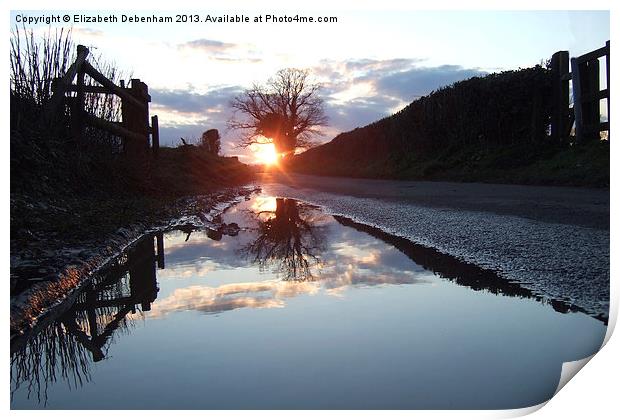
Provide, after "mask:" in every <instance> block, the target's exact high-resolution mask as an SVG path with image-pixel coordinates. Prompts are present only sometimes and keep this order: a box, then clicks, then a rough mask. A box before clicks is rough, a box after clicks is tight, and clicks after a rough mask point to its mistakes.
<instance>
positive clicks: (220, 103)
mask: <svg viewBox="0 0 620 420" xmlns="http://www.w3.org/2000/svg"><path fill="white" fill-rule="evenodd" d="M242 90H243V89H242V88H241V87H240V86H225V87H218V88H214V89H211V90H209V91H207V92H206V93H196V92H193V91H191V90H190V89H177V90H166V89H152V90H151V92H150V93H151V98H152V101H153V105H154V106H156V107H163V108H166V109H168V110H171V111H176V112H181V113H201V112H205V111H207V110H209V109H213V108H222V107H227V106H228V103H229V102H230V100H231V99H232V98H234V97H235V96H236V95H237V94H239V93H240V92H242Z"/></svg>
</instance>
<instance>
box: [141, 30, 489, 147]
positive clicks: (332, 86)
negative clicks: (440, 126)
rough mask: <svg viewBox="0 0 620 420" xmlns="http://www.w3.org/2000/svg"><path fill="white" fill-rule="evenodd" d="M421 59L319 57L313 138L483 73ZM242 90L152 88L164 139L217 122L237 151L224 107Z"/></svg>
mask: <svg viewBox="0 0 620 420" xmlns="http://www.w3.org/2000/svg"><path fill="white" fill-rule="evenodd" d="M183 45H185V46H188V47H190V48H194V49H202V50H204V51H207V50H208V51H211V52H213V53H214V54H215V56H214V57H215V58H214V59H218V60H224V61H238V60H239V61H242V60H247V59H244V58H238V57H232V56H228V55H218V54H220V53H222V52H225V51H228V50H232V49H234V48H238V45H236V44H231V43H226V42H222V41H215V40H208V39H199V40H194V41H190V42H188V43H186V44H183ZM212 58H213V57H212ZM422 62H423V60H422V59H418V58H394V59H388V60H377V59H368V58H363V59H351V60H343V61H335V60H323V61H321V62H320V63H319V65H317V66H315V67H314V68H312V69H311V74H312V75H313V77H314V78H316V79H317V80H319V81H322V84H323V89H322V90H321V91H320V94H321V95H322V96H323V98H324V99H325V112H326V114H327V116H328V118H329V126H328V127H327V128H326V129H325V130H324V131H325V133H326V134H328V135H327V136H324V137H323V138H319V139H317V140H322V141H328V140H330V139H331V138H332V136H335V135H337V134H338V133H340V132H343V131H349V130H352V129H354V128H356V127H362V126H365V125H367V124H370V123H372V122H374V121H376V120H379V119H381V118H384V117H386V116H389V115H391V114H393V113H394V112H396V111H397V110H399V109H400V108H403V107H404V106H406V105H407V104H409V103H410V102H412V101H413V100H415V99H417V98H418V97H420V96H423V95H428V94H429V93H430V92H432V91H433V90H436V89H438V88H440V87H442V86H446V85H450V84H452V83H454V82H456V81H459V80H463V79H468V78H470V77H474V76H482V75H485V74H486V73H485V72H483V71H481V70H480V69H477V68H465V67H462V66H457V65H443V66H437V67H425V66H421V64H422ZM243 90H244V87H242V86H219V87H214V88H211V89H209V90H208V91H206V92H197V91H196V90H195V88H194V87H193V86H188V87H187V88H186V89H177V90H166V89H153V90H152V91H151V97H152V98H153V109H154V112H155V113H157V112H160V111H161V113H165V114H166V115H165V116H166V118H160V138H161V142H162V144H169V145H173V144H176V143H177V142H178V141H179V137H184V138H186V139H188V138H192V137H199V136H200V134H201V133H202V132H203V131H205V130H206V129H208V128H216V129H218V130H219V131H220V135H222V146H223V147H222V150H223V151H224V153H234V154H237V153H238V151H239V150H238V149H235V148H234V142H235V137H234V136H235V135H236V133H234V132H232V133H229V132H227V129H226V122H227V120H228V119H229V118H230V117H231V114H232V110H230V109H229V107H228V104H229V102H230V100H231V99H232V98H234V97H235V96H236V95H238V94H240V93H241V92H243Z"/></svg>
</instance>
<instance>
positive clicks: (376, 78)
mask: <svg viewBox="0 0 620 420" xmlns="http://www.w3.org/2000/svg"><path fill="white" fill-rule="evenodd" d="M423 61H424V60H423V59H418V58H394V59H388V60H377V59H368V58H363V59H351V60H344V61H333V60H323V61H321V63H320V64H319V65H318V66H316V67H315V68H313V74H314V75H316V77H317V78H319V79H321V80H323V90H322V94H323V95H325V97H326V100H325V103H326V112H327V114H328V117H329V118H330V126H331V129H330V131H331V132H333V131H336V132H341V131H348V130H351V129H353V128H355V127H360V126H364V125H367V124H370V123H372V122H374V121H376V120H378V119H381V118H383V117H386V116H388V115H391V114H392V113H394V112H395V111H397V110H398V109H400V108H402V107H404V106H406V105H407V104H409V103H410V102H412V101H414V100H415V99H417V98H419V97H420V96H424V95H428V94H429V93H431V92H432V91H434V90H436V89H438V88H440V87H443V86H447V85H450V84H452V83H454V82H456V81H459V80H464V79H468V78H470V77H474V76H483V75H485V74H487V73H486V72H483V71H481V70H480V69H476V68H464V67H462V66H457V65H443V66H437V67H424V66H421V63H422V62H423Z"/></svg>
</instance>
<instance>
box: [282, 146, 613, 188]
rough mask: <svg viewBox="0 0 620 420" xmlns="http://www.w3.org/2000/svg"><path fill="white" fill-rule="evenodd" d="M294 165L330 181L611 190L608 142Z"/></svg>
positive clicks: (459, 150)
mask: <svg viewBox="0 0 620 420" xmlns="http://www.w3.org/2000/svg"><path fill="white" fill-rule="evenodd" d="M321 159H323V160H322V161H321V162H318V163H317V164H311V165H308V164H307V163H306V162H303V164H296V165H294V166H292V167H291V170H293V171H297V172H302V173H309V174H317V175H330V176H350V177H360V178H380V179H406V180H430V181H457V182H489V183H506V184H532V185H566V186H583V187H600V188H608V187H609V163H610V161H609V142H607V141H599V142H596V141H592V142H589V143H586V144H583V145H571V146H559V145H553V144H551V143H548V144H543V145H541V144H537V145H532V144H521V145H519V144H516V145H512V146H502V147H488V148H477V147H470V148H463V149H456V150H446V151H444V152H442V153H436V154H435V155H434V156H432V157H418V156H415V155H413V154H407V153H398V154H397V153H393V154H391V155H389V156H387V157H385V158H383V159H373V160H368V161H366V160H364V161H354V160H349V161H341V160H338V159H329V158H328V159H325V158H323V157H321Z"/></svg>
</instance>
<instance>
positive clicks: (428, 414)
mask: <svg viewBox="0 0 620 420" xmlns="http://www.w3.org/2000/svg"><path fill="white" fill-rule="evenodd" d="M616 3H617V2H616ZM305 4H306V5H309V6H307V7H305V8H306V9H307V8H311V9H314V10H326V11H327V10H359V9H362V10H387V9H398V10H415V9H417V10H428V9H432V10H448V9H451V10H463V9H489V10H539V9H544V10H581V9H584V8H587V9H588V10H611V28H612V29H611V31H612V33H611V38H612V42H611V45H612V51H613V53H612V55H613V56H614V57H616V55H615V53H616V51H617V50H618V49H617V48H616V42H617V40H616V39H615V38H614V35H615V32H616V31H615V29H614V28H618V27H620V26H619V22H618V19H617V10H614V6H615V3H614V2H612V1H601V0H590V1H588V2H587V3H583V2H577V1H573V0H547V1H545V2H544V4H543V3H541V1H540V0H521V1H513V0H508V1H501V2H499V1H493V0H478V1H469V2H467V3H463V2H458V1H445V0H435V1H433V2H428V1H426V2H413V1H406V2H405V1H396V0H381V1H371V0H358V1H351V2H341V3H337V4H335V2H334V1H333V0H314V1H312V2H308V3H305ZM173 6H174V7H173ZM0 7H1V8H2V9H3V11H4V18H3V19H0V25H2V28H3V29H4V31H5V33H8V32H9V25H10V22H9V11H10V10H12V9H21V10H25V9H30V10H35V9H41V10H53V9H78V10H79V9H81V10H96V9H103V8H105V9H133V10H146V9H157V10H181V9H187V10H196V9H207V8H209V7H213V8H220V9H221V8H230V9H234V8H238V9H245V10H263V9H264V8H265V7H271V8H277V9H278V10H304V6H303V4H301V3H297V4H294V3H292V2H287V1H271V0H263V1H260V2H251V1H239V0H231V1H227V2H222V1H212V2H209V3H208V2H198V1H190V0H175V1H174V2H170V1H167V2H159V3H158V2H155V1H149V2H147V1H136V2H132V3H131V7H130V3H128V2H127V1H126V0H107V1H105V2H94V1H91V2H87V3H86V2H84V1H76V0H58V1H55V2H53V4H50V2H49V0H47V1H45V0H32V1H17V0H9V1H4V2H2V5H1V6H0ZM5 46H6V50H8V41H6V40H5ZM6 50H5V51H6ZM613 61H614V63H615V60H613ZM614 66H615V64H614ZM614 66H612V71H611V79H613V80H612V82H611V83H610V84H611V85H613V86H614V89H615V83H614V82H616V81H617V80H618V79H617V78H616V77H615V75H617V71H616V68H615V67H614ZM3 69H4V70H3V71H4V72H5V74H6V75H5V77H4V79H3V80H5V81H6V80H8V66H6V65H5V66H3ZM0 103H1V104H2V105H1V106H2V111H3V112H2V113H1V118H2V125H3V130H4V134H5V136H3V139H4V141H2V142H0V144H1V146H0V147H2V149H1V153H2V156H4V159H5V164H4V165H2V169H1V170H2V171H3V172H2V175H3V176H2V177H1V179H2V181H1V183H2V184H1V185H2V191H3V196H4V197H5V205H4V206H3V207H2V211H3V221H4V223H3V228H4V229H3V233H4V235H3V237H4V241H2V250H1V252H2V255H4V258H3V259H2V262H1V264H2V271H3V272H4V273H5V275H4V278H5V279H6V280H8V277H9V259H8V258H7V256H8V255H9V222H8V221H9V220H10V218H9V210H10V203H9V202H8V197H9V189H10V187H9V168H10V165H9V162H7V161H8V159H9V142H8V138H9V136H8V134H9V133H8V131H9V99H8V95H6V94H5V96H4V98H3V99H2V101H1V102H0ZM612 114H615V112H614V108H612ZM610 120H613V123H612V128H611V132H614V133H617V132H618V131H617V130H618V124H617V123H616V118H615V115H614V118H613V119H611V118H610ZM611 141H612V148H611V150H612V162H613V163H616V162H617V161H618V159H617V153H616V147H615V146H614V145H613V140H611ZM611 178H612V180H613V181H612V185H613V187H612V189H611V209H612V212H613V209H615V208H616V206H615V204H616V202H617V188H616V187H615V186H616V185H617V178H618V171H617V170H616V168H615V165H614V164H612V165H611ZM612 214H613V213H612ZM617 227H618V221H617V220H615V218H614V217H612V218H611V233H612V235H611V249H612V265H611V279H612V281H611V283H612V285H611V287H612V290H611V292H612V294H611V312H610V327H609V330H608V334H607V337H606V342H607V340H609V337H610V334H611V332H612V331H613V329H614V327H615V323H616V321H617V313H618V287H617V280H616V279H617V276H616V274H617V270H616V265H615V264H614V262H615V261H616V260H615V258H614V256H615V254H616V252H615V250H616V249H617V246H616V244H617V240H616V239H615V235H614V234H613V233H615V232H618V229H617ZM5 290H6V292H5V293H6V295H5V297H4V302H5V305H6V306H7V308H6V310H5V312H4V313H5V321H4V325H8V324H9V310H8V296H7V295H8V287H6V286H5ZM5 337H7V338H5V343H4V344H5V349H6V350H5V353H4V354H5V355H7V354H8V353H9V351H8V348H9V342H8V334H6V333H5ZM619 348H620V344H618V339H617V338H615V339H611V340H609V341H608V342H607V344H606V345H605V348H604V350H603V351H602V352H600V354H597V355H596V356H595V357H594V358H592V361H590V362H589V363H587V365H585V367H583V369H582V371H581V372H580V373H579V375H578V378H577V379H575V380H572V381H570V382H568V384H566V386H565V387H564V388H562V389H561V391H560V392H559V393H558V394H557V395H556V396H555V397H554V398H552V399H551V400H550V401H549V402H548V403H547V404H541V405H540V406H537V407H531V408H529V409H523V410H504V411H405V412H403V411H361V412H360V411H329V412H320V413H319V412H308V411H304V412H299V411H296V412H287V411H254V412H247V411H242V412H239V411H225V412H219V411H218V412H208V413H205V412H194V411H183V412H177V413H175V414H174V415H175V416H178V415H182V416H183V417H188V418H200V419H203V418H204V416H205V415H208V416H215V417H216V418H223V419H227V418H239V417H242V418H245V417H250V416H251V417H252V418H258V419H261V418H265V419H270V420H272V419H277V418H282V419H287V420H289V419H290V418H291V416H294V417H295V418H302V419H303V418H315V417H316V416H321V417H325V418H348V417H355V418H356V419H370V418H373V419H374V418H378V417H381V418H411V417H419V418H425V419H426V418H430V419H435V418H439V419H445V418H457V417H458V418H472V419H480V418H505V417H516V416H520V415H525V414H529V413H531V412H534V414H532V417H531V418H536V419H548V418H556V417H557V418H563V419H585V418H610V416H613V414H611V413H614V412H615V413H618V412H619V411H618V406H619V404H618V398H617V391H616V386H617V384H618V375H619V373H620V371H619V369H618V365H619V364H618V359H617V358H616V357H615V356H616V355H617V354H619V351H618V350H619ZM578 364H579V363H576V364H572V367H573V368H574V367H575V365H578ZM2 369H3V371H4V372H5V378H6V381H7V382H6V384H7V385H8V376H9V368H8V363H5V364H2ZM0 398H2V403H3V407H4V408H5V409H6V410H9V392H8V390H6V391H5V392H4V393H3V394H2V397H0ZM541 408H542V409H541ZM144 414H146V413H136V412H131V411H116V412H114V413H108V412H88V413H87V415H88V416H94V417H95V418H104V416H105V417H107V416H110V415H113V416H115V417H119V416H120V417H122V418H125V417H127V418H129V417H130V416H131V417H134V418H135V416H142V415H144ZM10 415H11V416H12V417H15V418H30V417H31V416H32V417H34V416H41V415H45V416H46V417H48V416H49V417H57V416H58V417H62V418H72V417H75V418H78V417H83V416H84V415H85V413H84V412H81V411H73V412H63V411H49V412H45V413H44V414H43V413H33V412H28V411H13V412H10ZM147 415H148V416H154V417H156V418H167V417H168V416H169V413H166V412H149V413H148V414H147Z"/></svg>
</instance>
